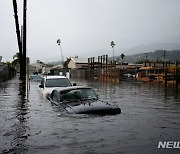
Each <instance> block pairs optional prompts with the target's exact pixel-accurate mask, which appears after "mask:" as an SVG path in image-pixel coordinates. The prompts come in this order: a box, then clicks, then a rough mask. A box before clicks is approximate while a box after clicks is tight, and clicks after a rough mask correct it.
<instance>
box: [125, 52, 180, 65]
mask: <svg viewBox="0 0 180 154" xmlns="http://www.w3.org/2000/svg"><path fill="white" fill-rule="evenodd" d="M146 59H147V60H149V61H153V62H158V61H164V60H165V61H171V62H175V61H180V50H172V51H167V50H156V51H154V52H146V53H140V54H134V55H127V56H125V58H124V60H123V61H124V62H128V63H137V62H139V61H144V60H146Z"/></svg>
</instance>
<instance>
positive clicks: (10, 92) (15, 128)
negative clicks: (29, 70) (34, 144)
mask: <svg viewBox="0 0 180 154" xmlns="http://www.w3.org/2000/svg"><path fill="white" fill-rule="evenodd" d="M2 85H3V86H5V87H4V88H3V90H2V93H1V96H6V97H7V96H8V97H7V98H8V99H7V98H6V97H5V100H4V101H3V100H2V103H3V104H4V106H3V107H4V108H3V107H2V108H1V112H2V113H3V116H9V117H10V118H5V119H4V120H5V121H4V124H5V125H9V124H8V122H10V123H11V127H8V128H5V130H4V131H2V132H1V133H3V138H5V137H6V138H9V141H8V142H10V145H9V146H10V147H9V148H8V149H6V148H5V149H4V150H2V153H24V152H25V151H27V150H28V146H27V145H26V143H25V142H26V140H27V139H28V134H27V133H26V132H27V129H28V127H27V126H26V121H27V119H28V117H27V114H28V103H27V100H26V84H25V83H24V82H20V81H18V83H11V82H10V83H2ZM18 86H19V87H18ZM3 99H4V98H3ZM5 104H6V105H5ZM1 105H2V104H1ZM9 107H10V108H9ZM9 109H10V110H9ZM1 116H2V115H1ZM1 128H2V127H1ZM6 140H7V139H6ZM1 142H2V143H3V141H2V140H1V141H0V143H1Z"/></svg>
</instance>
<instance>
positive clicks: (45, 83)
mask: <svg viewBox="0 0 180 154" xmlns="http://www.w3.org/2000/svg"><path fill="white" fill-rule="evenodd" d="M73 85H76V83H74V84H72V83H71V81H70V80H69V79H68V78H67V77H65V76H44V77H43V78H42V80H41V83H40V85H39V91H40V92H41V93H42V94H43V95H44V96H48V95H50V94H51V92H52V91H53V90H54V89H55V88H59V87H62V88H64V87H71V86H73Z"/></svg>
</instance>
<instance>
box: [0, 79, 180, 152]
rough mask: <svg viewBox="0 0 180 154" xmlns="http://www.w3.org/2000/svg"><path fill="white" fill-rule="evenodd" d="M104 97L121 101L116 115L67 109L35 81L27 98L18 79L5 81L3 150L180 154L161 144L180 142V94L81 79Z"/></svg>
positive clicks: (0, 109)
mask: <svg viewBox="0 0 180 154" xmlns="http://www.w3.org/2000/svg"><path fill="white" fill-rule="evenodd" d="M75 82H77V84H78V85H86V86H90V87H92V88H94V89H95V91H96V92H97V93H98V95H99V98H100V99H102V100H105V101H110V102H114V103H115V104H117V105H118V106H119V107H120V108H121V110H122V113H121V114H119V115H113V116H93V115H75V114H66V113H63V112H61V111H60V109H59V108H58V107H56V106H53V105H52V104H51V103H50V102H49V101H48V100H47V99H45V98H44V97H43V96H42V95H41V94H40V93H39V91H38V82H30V89H29V91H28V97H26V93H25V92H24V88H25V87H23V84H22V83H21V82H20V81H19V80H18V79H17V78H14V79H12V80H10V81H8V82H4V83H0V153H4V154H5V153H27V154H32V153H33V154H41V153H44V154H45V153H47V154H56V153H62V154H66V153H68V154H72V153H74V154H80V153H82V154H84V153H85V154H90V153H94V154H96V153H98V154H100V153H107V154H111V153H118V154H119V153H138V154H140V153H162V154H164V153H179V152H180V149H173V148H171V149H162V148H161V149H158V143H159V141H180V120H179V119H180V94H177V93H175V92H174V91H173V89H171V88H169V89H167V91H165V89H164V87H162V86H160V85H156V84H155V85H152V84H144V83H138V82H121V83H119V84H110V83H100V82H87V81H80V80H76V81H75Z"/></svg>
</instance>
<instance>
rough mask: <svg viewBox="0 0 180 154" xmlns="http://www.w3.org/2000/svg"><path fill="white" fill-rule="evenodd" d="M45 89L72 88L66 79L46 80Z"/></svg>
mask: <svg viewBox="0 0 180 154" xmlns="http://www.w3.org/2000/svg"><path fill="white" fill-rule="evenodd" d="M45 86H46V87H69V86H72V85H71V82H70V81H69V79H67V78H57V79H47V80H46V84H45Z"/></svg>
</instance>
